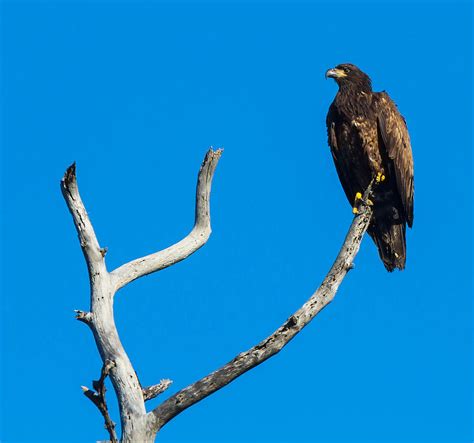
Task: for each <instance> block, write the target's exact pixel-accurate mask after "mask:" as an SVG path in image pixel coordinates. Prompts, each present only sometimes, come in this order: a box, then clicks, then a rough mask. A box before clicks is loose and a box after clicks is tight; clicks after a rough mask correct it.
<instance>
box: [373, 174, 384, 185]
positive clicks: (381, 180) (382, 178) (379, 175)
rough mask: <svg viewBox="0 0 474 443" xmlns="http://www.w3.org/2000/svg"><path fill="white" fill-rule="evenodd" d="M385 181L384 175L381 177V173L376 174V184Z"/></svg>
mask: <svg viewBox="0 0 474 443" xmlns="http://www.w3.org/2000/svg"><path fill="white" fill-rule="evenodd" d="M384 180H385V175H383V174H382V173H381V172H379V173H378V174H377V177H376V178H375V181H376V182H377V183H380V182H383V181H384Z"/></svg>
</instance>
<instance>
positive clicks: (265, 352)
mask: <svg viewBox="0 0 474 443" xmlns="http://www.w3.org/2000/svg"><path fill="white" fill-rule="evenodd" d="M220 156H221V150H217V151H213V150H212V149H211V150H209V152H208V153H207V155H206V157H205V159H204V161H203V164H202V166H201V169H200V171H199V175H198V184H197V189H196V212H195V223H194V228H193V229H192V231H191V232H190V234H189V235H188V236H187V237H185V238H184V239H183V240H181V241H180V242H178V243H176V244H175V245H173V246H171V247H169V248H167V249H165V250H163V251H159V252H156V253H154V254H150V255H148V256H145V257H142V258H140V259H136V260H133V261H131V262H129V263H126V264H124V265H122V266H120V267H119V268H117V269H115V270H114V271H112V272H111V273H109V272H108V271H107V269H106V265H105V253H106V252H107V250H106V248H101V247H100V246H99V242H98V241H97V238H96V235H95V233H94V229H93V227H92V224H91V222H90V220H89V217H88V215H87V212H86V210H85V207H84V205H83V203H82V200H81V198H80V195H79V191H78V187H77V181H76V174H75V165H72V166H71V167H70V168H69V169H68V170H67V171H66V174H65V176H64V178H63V180H62V182H61V188H62V192H63V195H64V198H65V200H66V203H67V205H68V207H69V210H70V212H71V214H72V216H73V220H74V224H75V226H76V229H77V232H78V235H79V240H80V244H81V247H82V251H83V253H84V256H85V259H86V262H87V266H88V270H89V277H90V286H91V307H90V311H89V312H84V311H76V318H77V319H78V320H80V321H82V322H84V323H85V324H87V325H88V326H89V327H90V328H91V330H92V332H93V334H94V338H95V341H96V344H97V348H98V350H99V353H100V355H101V357H102V360H103V362H104V365H106V366H107V374H108V375H109V376H110V378H111V380H112V384H113V387H114V390H115V393H116V395H117V398H118V403H119V409H120V420H121V424H122V436H121V439H120V441H121V442H141V443H151V442H153V441H154V440H155V437H156V434H157V432H158V431H159V430H160V429H161V428H162V427H163V426H164V425H165V424H166V423H168V422H169V421H170V420H171V419H172V418H174V417H175V416H176V415H178V414H179V413H181V412H182V411H184V410H185V409H187V408H189V407H190V406H192V405H193V404H195V403H197V402H199V401H200V400H202V399H203V398H205V397H207V396H209V395H210V394H212V393H213V392H215V391H217V390H218V389H221V388H222V387H224V386H226V385H227V384H229V383H230V382H232V381H233V380H235V379H236V378H237V377H239V376H240V375H242V374H243V373H245V372H246V371H248V370H250V369H252V368H254V367H255V366H257V365H259V364H260V363H262V362H264V361H265V360H267V359H268V358H270V357H272V356H273V355H275V354H277V353H278V352H279V351H280V350H281V349H282V348H283V347H284V346H286V345H287V344H288V343H289V342H290V340H291V339H292V338H293V337H294V336H295V335H296V334H297V333H298V332H300V331H301V330H302V329H303V328H304V327H305V326H306V325H307V324H308V323H309V322H310V321H311V320H312V319H313V318H314V317H315V316H316V315H317V314H318V313H319V312H320V311H321V310H322V309H323V308H324V307H325V306H327V305H328V304H329V303H330V302H331V301H332V300H333V298H334V296H335V294H336V292H337V290H338V288H339V286H340V284H341V283H342V281H343V279H344V277H345V276H346V274H347V273H348V271H349V270H350V269H352V267H353V261H354V258H355V256H356V255H357V252H358V251H359V247H360V244H361V241H362V238H363V236H364V234H365V232H366V230H367V228H368V226H369V223H370V219H371V216H372V209H371V207H370V206H368V205H367V203H366V202H368V201H369V200H368V197H369V195H370V193H371V189H372V185H373V182H372V183H371V184H370V186H369V188H368V189H367V190H366V192H365V194H364V196H363V199H362V201H363V202H364V204H363V205H362V206H361V208H360V212H359V214H358V215H356V216H355V218H354V220H353V222H352V224H351V226H350V228H349V232H348V233H347V236H346V238H345V240H344V243H343V245H342V248H341V250H340V251H339V254H338V256H337V258H336V260H335V262H334V264H333V266H332V267H331V269H330V271H329V273H328V274H327V276H326V278H325V279H324V280H323V282H322V284H321V285H320V286H319V288H318V289H317V290H316V291H315V292H314V294H313V295H312V296H311V297H310V298H309V300H308V301H307V302H306V303H305V304H304V305H303V306H302V307H301V308H300V309H298V310H297V311H296V312H295V313H294V314H293V315H291V316H290V317H289V318H288V320H287V321H286V322H285V323H284V324H283V325H282V326H280V327H279V328H278V329H277V330H276V331H275V332H274V333H273V334H271V335H270V336H269V337H267V338H266V339H265V340H263V341H261V342H260V343H258V344H257V345H256V346H254V347H253V348H251V349H249V350H248V351H246V352H243V353H241V354H239V355H238V356H237V357H235V358H234V359H233V360H231V361H230V362H229V363H227V364H226V365H224V366H223V367H222V368H220V369H218V370H216V371H214V372H212V373H211V374H209V375H207V376H205V377H204V378H202V379H200V380H198V381H197V382H195V383H193V384H191V385H189V386H188V387H186V388H184V389H182V390H181V391H179V392H178V393H176V394H174V395H172V396H171V397H170V398H168V399H167V400H165V401H164V402H163V403H162V404H161V405H159V406H158V407H156V408H155V409H154V410H153V411H151V412H149V413H146V410H145V401H146V400H149V399H151V398H154V397H156V396H157V395H159V394H160V393H162V392H163V391H164V390H165V389H167V387H168V386H169V385H170V383H171V381H170V380H161V382H160V383H159V384H157V385H153V386H150V387H147V388H142V387H141V385H140V382H139V381H138V378H137V375H136V373H135V371H134V369H133V366H132V364H131V362H130V360H129V358H128V356H127V354H126V353H125V350H124V348H123V346H122V344H121V342H120V338H119V336H118V332H117V329H116V327H115V321H114V312H113V297H114V294H115V293H116V291H117V290H119V289H120V288H122V287H123V286H125V285H126V284H128V283H130V282H131V281H133V280H135V279H137V278H139V277H142V276H144V275H147V274H150V273H152V272H156V271H159V270H161V269H164V268H166V267H168V266H171V265H173V264H175V263H178V262H179V261H181V260H184V259H185V258H186V257H188V256H189V255H190V254H192V253H193V252H195V251H196V250H197V249H199V248H200V247H201V246H203V245H204V244H205V243H206V241H207V240H208V238H209V235H210V233H211V224H210V192H211V184H212V178H213V175H214V171H215V168H216V166H217V163H218V161H219V158H220ZM102 382H103V380H102ZM97 386H98V387H99V388H100V385H97ZM104 393H105V391H104ZM86 395H88V394H86ZM88 397H89V398H91V400H92V401H93V402H94V403H95V404H96V405H98V404H99V399H97V398H95V397H94V395H93V393H91V392H90V393H89V395H88ZM109 420H110V417H109ZM106 422H107V420H106ZM110 422H111V420H110ZM109 428H110V425H109ZM110 431H111V429H109V433H110ZM110 435H111V439H112V440H113V439H114V438H116V437H114V434H113V433H110Z"/></svg>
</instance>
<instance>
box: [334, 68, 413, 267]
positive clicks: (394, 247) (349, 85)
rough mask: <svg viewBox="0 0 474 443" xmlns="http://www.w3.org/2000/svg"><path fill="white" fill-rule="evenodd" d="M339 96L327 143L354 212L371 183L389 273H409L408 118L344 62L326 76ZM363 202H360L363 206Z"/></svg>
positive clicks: (373, 229)
mask: <svg viewBox="0 0 474 443" xmlns="http://www.w3.org/2000/svg"><path fill="white" fill-rule="evenodd" d="M328 77H330V78H333V79H334V80H335V81H336V83H337V84H338V86H339V91H338V93H337V94H336V97H335V98H334V101H333V102H332V104H331V106H330V107H329V111H328V115H327V119H326V124H327V129H328V143H329V146H330V148H331V153H332V156H333V159H334V163H335V164H336V169H337V174H338V175H339V180H340V181H341V184H342V187H343V188H344V192H345V193H346V196H347V198H348V199H349V202H350V203H351V204H352V205H353V207H354V210H353V211H354V213H357V212H358V209H357V207H358V206H359V204H360V199H361V198H362V194H363V192H364V190H365V189H366V188H367V187H368V186H369V184H370V182H371V181H372V179H375V180H376V181H377V182H378V184H377V186H375V187H374V190H373V194H372V196H371V200H372V201H371V202H370V203H371V204H373V217H372V221H371V223H370V226H369V229H368V233H369V234H370V236H371V237H372V239H373V240H374V242H375V244H376V245H377V248H378V250H379V255H380V258H381V259H382V261H383V264H384V265H385V267H386V268H387V270H388V271H393V270H394V269H395V268H398V269H404V268H405V261H406V241H405V230H406V225H408V226H409V227H411V226H412V224H413V195H414V178H413V155H412V152H411V145H410V137H409V135H408V130H407V126H406V123H405V119H404V118H403V117H402V115H401V114H400V113H399V112H398V109H397V107H396V105H395V103H394V102H393V101H392V99H391V98H390V97H389V95H388V94H387V93H386V92H373V91H372V84H371V81H370V78H369V77H368V75H367V74H365V73H363V72H362V71H361V70H360V69H359V68H358V67H357V66H354V65H352V64H349V63H344V64H341V65H338V66H336V67H335V68H333V69H329V70H328V71H326V78H328ZM358 201H359V202H358Z"/></svg>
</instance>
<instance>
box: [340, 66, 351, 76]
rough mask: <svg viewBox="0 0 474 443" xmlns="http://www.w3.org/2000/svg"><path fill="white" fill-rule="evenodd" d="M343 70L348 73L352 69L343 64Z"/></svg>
mask: <svg viewBox="0 0 474 443" xmlns="http://www.w3.org/2000/svg"><path fill="white" fill-rule="evenodd" d="M342 70H343V71H344V72H345V73H346V74H347V73H348V72H349V71H350V69H349V68H348V67H347V66H343V68H342Z"/></svg>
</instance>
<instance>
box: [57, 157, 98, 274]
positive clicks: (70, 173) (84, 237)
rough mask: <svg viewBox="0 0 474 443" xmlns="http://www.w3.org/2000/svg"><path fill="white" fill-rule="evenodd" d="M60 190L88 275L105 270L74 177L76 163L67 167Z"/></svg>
mask: <svg viewBox="0 0 474 443" xmlns="http://www.w3.org/2000/svg"><path fill="white" fill-rule="evenodd" d="M61 192H62V193H63V196H64V199H65V200H66V204H67V207H68V208H69V211H70V212H71V215H72V218H73V220H74V225H75V226H76V230H77V234H78V236H79V241H80V243H81V248H82V252H83V253H84V257H85V259H86V262H87V267H88V269H89V275H90V276H91V277H92V276H93V275H94V274H96V273H99V272H104V271H105V262H104V256H103V255H102V253H101V249H100V246H99V242H98V241H97V237H96V235H95V232H94V228H93V227H92V223H91V222H90V220H89V216H88V215H87V211H86V208H85V207H84V203H82V199H81V196H80V195H79V189H78V187H77V179H76V163H73V164H72V165H71V166H69V168H67V170H66V173H65V174H64V177H63V178H62V180H61Z"/></svg>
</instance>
